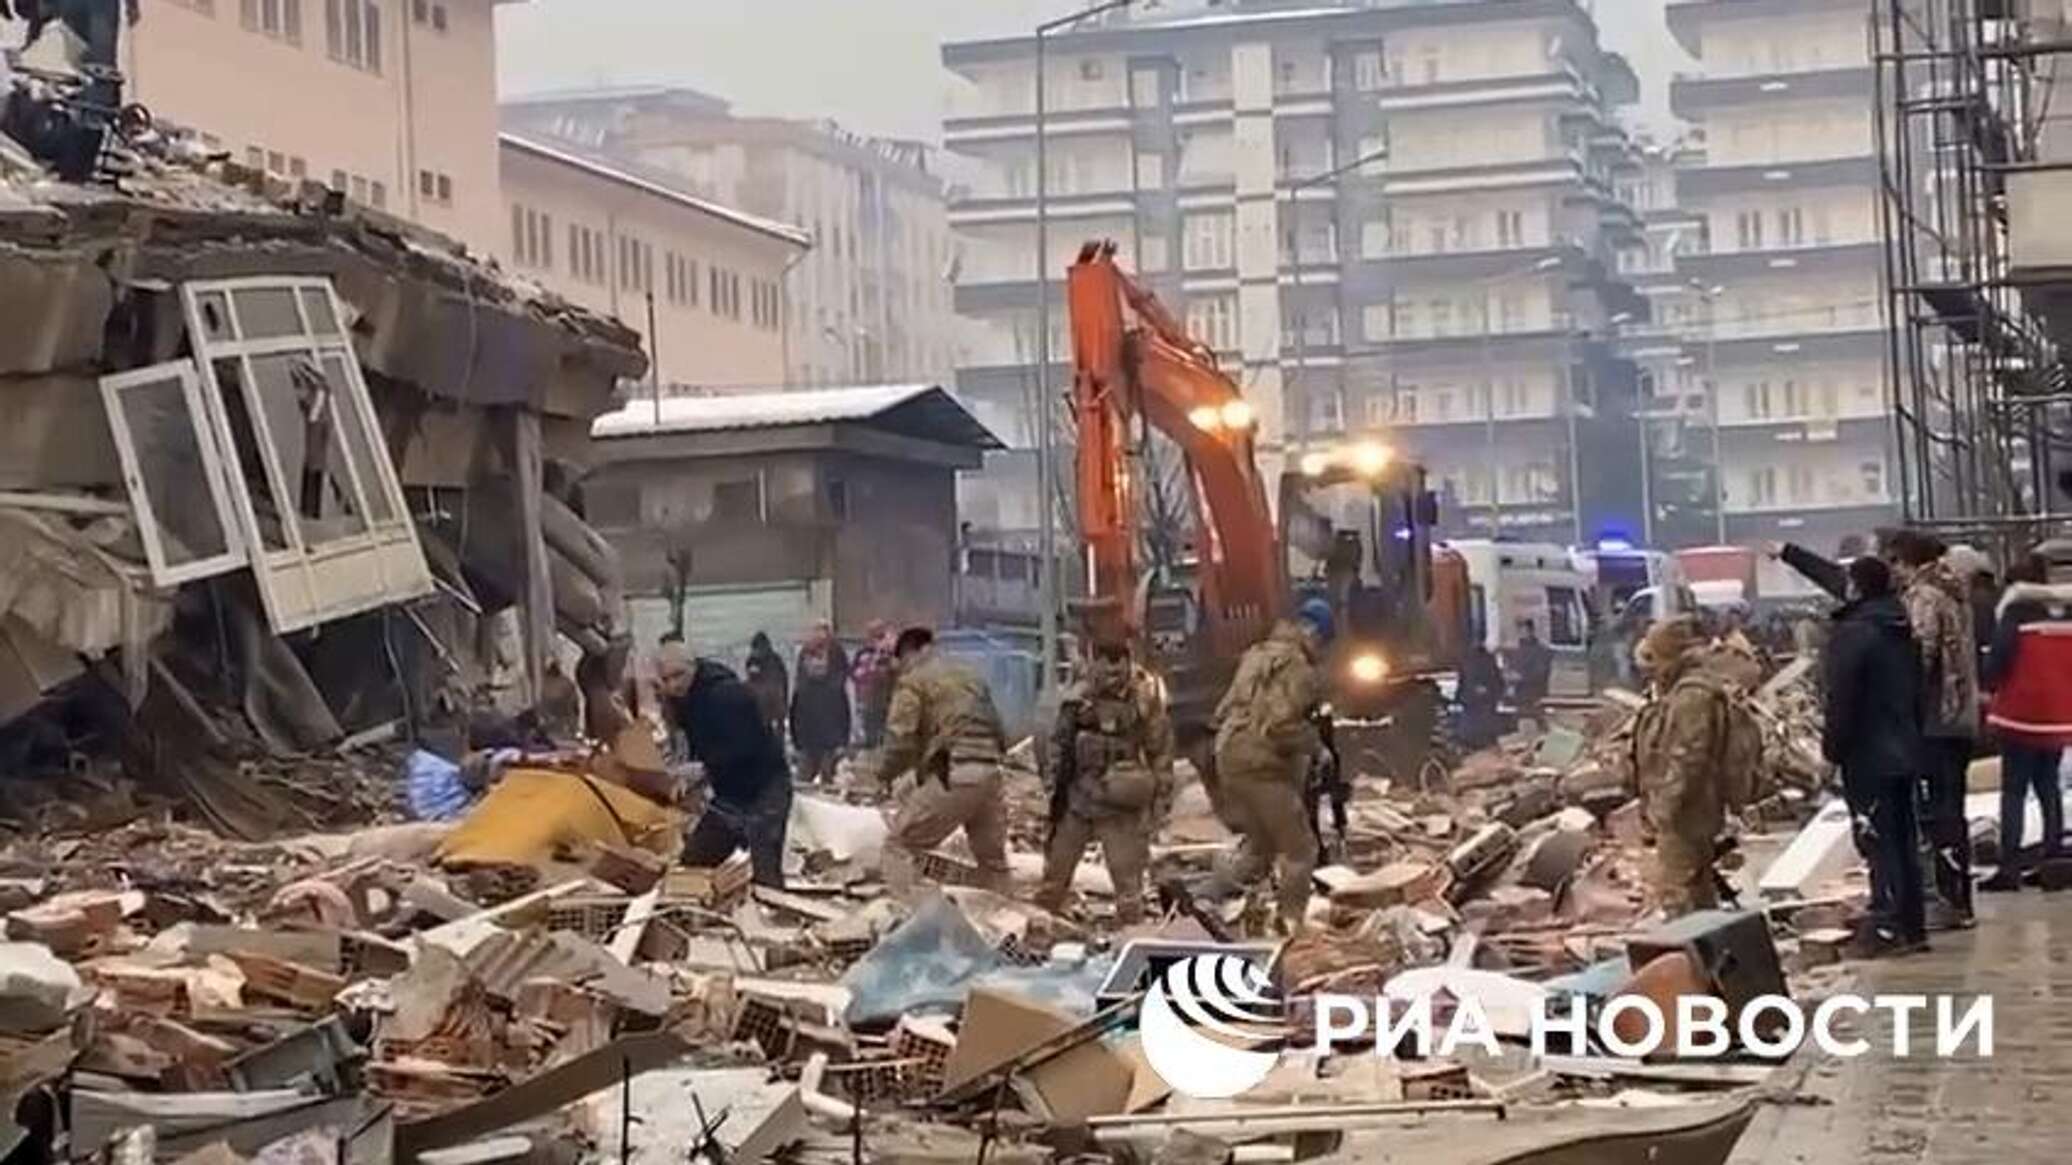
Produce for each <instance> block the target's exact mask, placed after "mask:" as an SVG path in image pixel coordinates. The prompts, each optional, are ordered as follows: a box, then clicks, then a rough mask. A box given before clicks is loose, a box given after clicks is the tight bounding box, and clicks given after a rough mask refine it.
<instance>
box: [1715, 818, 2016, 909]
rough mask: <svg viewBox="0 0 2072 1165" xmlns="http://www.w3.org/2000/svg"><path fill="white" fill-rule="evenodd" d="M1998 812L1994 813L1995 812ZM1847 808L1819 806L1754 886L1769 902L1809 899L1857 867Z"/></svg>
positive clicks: (1857, 858) (1858, 860)
mask: <svg viewBox="0 0 2072 1165" xmlns="http://www.w3.org/2000/svg"><path fill="white" fill-rule="evenodd" d="M1995 800H1996V802H1997V798H1995ZM1996 811H1997V810H1996ZM1860 862H1861V858H1859V856H1858V855H1857V853H1856V843H1855V836H1854V833H1853V828H1852V826H1851V823H1850V818H1849V806H1848V805H1846V804H1844V803H1843V802H1842V800H1841V799H1840V798H1836V799H1835V800H1832V801H1829V802H1828V803H1827V804H1825V805H1823V806H1821V807H1820V811H1819V812H1818V813H1816V814H1814V816H1813V820H1811V821H1809V822H1807V823H1806V825H1805V828H1803V829H1801V830H1799V832H1798V836H1796V837H1794V838H1792V840H1791V844H1790V845H1788V846H1786V847H1785V848H1784V852H1783V853H1781V854H1779V855H1777V858H1776V860H1775V861H1772V862H1771V863H1770V866H1769V868H1768V869H1766V870H1764V871H1763V876H1762V878H1761V879H1760V880H1758V881H1757V883H1756V888H1757V890H1758V892H1759V893H1761V894H1762V896H1763V897H1764V898H1766V899H1770V900H1773V901H1774V900H1791V899H1798V898H1811V897H1813V896H1814V893H1815V891H1816V890H1817V889H1818V888H1819V887H1820V886H1822V885H1824V884H1826V883H1828V882H1831V881H1833V880H1835V879H1836V878H1839V877H1841V876H1842V875H1843V874H1846V873H1847V872H1849V871H1850V870H1851V869H1853V868H1854V867H1855V866H1857V865H1858V864H1860Z"/></svg>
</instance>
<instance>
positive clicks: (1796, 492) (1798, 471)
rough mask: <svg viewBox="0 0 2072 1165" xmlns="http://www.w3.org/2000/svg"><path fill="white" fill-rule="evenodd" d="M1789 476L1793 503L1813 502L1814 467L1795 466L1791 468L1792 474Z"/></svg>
mask: <svg viewBox="0 0 2072 1165" xmlns="http://www.w3.org/2000/svg"><path fill="white" fill-rule="evenodd" d="M1787 476H1788V478H1789V488H1790V491H1791V500H1792V501H1795V502H1805V501H1810V500H1812V498H1813V467H1812V466H1810V465H1794V466H1792V467H1791V472H1790V473H1789V474H1788V475H1787Z"/></svg>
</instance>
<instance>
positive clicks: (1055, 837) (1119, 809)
mask: <svg viewBox="0 0 2072 1165" xmlns="http://www.w3.org/2000/svg"><path fill="white" fill-rule="evenodd" d="M1047 759H1048V771H1049V773H1050V774H1051V779H1052V780H1053V781H1058V780H1069V781H1070V785H1069V786H1068V787H1067V788H1065V789H1064V790H1062V791H1058V790H1053V796H1054V797H1061V798H1062V801H1063V805H1062V809H1063V813H1062V814H1060V815H1058V817H1057V819H1056V820H1055V821H1054V822H1053V823H1052V833H1051V838H1050V850H1049V852H1048V853H1047V854H1046V855H1045V860H1044V868H1043V888H1042V889H1041V890H1040V891H1038V892H1037V895H1036V904H1037V905H1038V906H1041V907H1043V908H1044V909H1045V910H1051V911H1056V910H1058V909H1059V908H1061V907H1062V906H1063V905H1064V903H1065V896H1066V894H1067V893H1068V892H1070V890H1071V888H1072V872H1073V871H1074V870H1075V869H1077V868H1078V866H1079V859H1080V858H1081V857H1082V856H1084V855H1085V853H1086V847H1087V843H1088V842H1091V841H1094V840H1096V839H1098V840H1099V841H1100V843H1101V853H1102V855H1103V856H1104V857H1106V859H1107V862H1108V875H1109V877H1110V878H1111V879H1112V880H1113V881H1114V883H1115V918H1116V921H1118V922H1120V923H1122V924H1123V925H1125V926H1127V925H1129V924H1132V923H1136V922H1140V921H1142V920H1143V917H1144V871H1145V868H1146V867H1147V866H1149V865H1150V862H1151V833H1152V831H1153V830H1154V829H1155V828H1156V827H1157V822H1158V819H1159V818H1160V817H1161V816H1163V813H1164V807H1165V803H1166V801H1167V799H1168V798H1169V797H1170V796H1171V793H1172V786H1173V723H1172V720H1171V719H1170V718H1169V717H1168V716H1167V715H1166V706H1165V696H1164V693H1163V692H1162V691H1161V690H1160V688H1159V684H1158V681H1157V680H1156V679H1155V678H1154V677H1153V676H1152V675H1151V673H1150V672H1148V671H1145V670H1144V669H1143V668H1141V667H1137V666H1135V665H1133V664H1131V663H1130V662H1129V661H1128V660H1127V659H1121V660H1102V659H1096V660H1094V661H1092V662H1090V663H1089V664H1088V665H1087V668H1086V679H1085V681H1084V682H1083V683H1082V684H1080V685H1079V686H1078V687H1077V688H1075V689H1074V690H1072V691H1070V692H1067V693H1066V694H1065V699H1064V703H1063V706H1062V707H1060V708H1059V710H1058V722H1057V728H1056V730H1055V731H1054V732H1053V733H1052V734H1051V741H1050V756H1049V757H1048V758H1047ZM1056 803H1057V802H1056V801H1053V804H1054V805H1055V804H1056Z"/></svg>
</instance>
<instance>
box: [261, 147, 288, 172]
mask: <svg viewBox="0 0 2072 1165" xmlns="http://www.w3.org/2000/svg"><path fill="white" fill-rule="evenodd" d="M266 172H267V173H269V174H285V173H287V172H288V157H287V155H286V154H283V153H281V152H280V151H279V150H268V151H266Z"/></svg>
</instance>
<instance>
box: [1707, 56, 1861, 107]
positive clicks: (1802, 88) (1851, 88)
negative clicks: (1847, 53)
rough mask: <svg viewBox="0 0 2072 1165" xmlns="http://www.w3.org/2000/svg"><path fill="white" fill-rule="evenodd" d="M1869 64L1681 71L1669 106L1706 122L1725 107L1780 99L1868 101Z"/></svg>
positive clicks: (1743, 105)
mask: <svg viewBox="0 0 2072 1165" xmlns="http://www.w3.org/2000/svg"><path fill="white" fill-rule="evenodd" d="M1872 81H1873V76H1872V72H1871V67H1870V66H1869V65H1867V64H1864V65H1852V66H1847V67H1843V68H1833V69H1811V70H1808V71H1806V72H1794V73H1761V74H1754V75H1750V76H1743V77H1721V76H1716V75H1708V74H1692V73H1685V74H1679V75H1678V76H1677V77H1676V78H1675V79H1674V80H1672V81H1671V82H1670V83H1669V108H1670V109H1671V110H1672V111H1673V112H1674V113H1675V114H1676V115H1677V116H1678V117H1682V118H1688V119H1690V120H1692V121H1703V120H1704V119H1705V115H1706V114H1708V113H1712V112H1716V111H1718V110H1722V109H1743V108H1747V107H1748V106H1751V105H1760V104H1763V103H1765V102H1780V101H1791V102H1801V101H1823V100H1833V101H1850V102H1858V103H1865V102H1869V101H1870V100H1871V97H1872V95H1873V92H1874V88H1873V84H1872Z"/></svg>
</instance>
